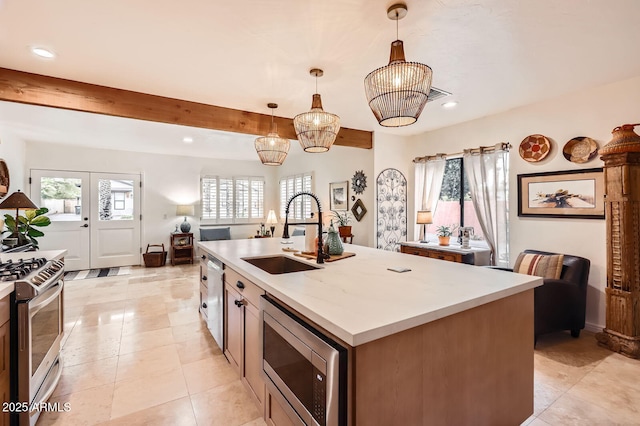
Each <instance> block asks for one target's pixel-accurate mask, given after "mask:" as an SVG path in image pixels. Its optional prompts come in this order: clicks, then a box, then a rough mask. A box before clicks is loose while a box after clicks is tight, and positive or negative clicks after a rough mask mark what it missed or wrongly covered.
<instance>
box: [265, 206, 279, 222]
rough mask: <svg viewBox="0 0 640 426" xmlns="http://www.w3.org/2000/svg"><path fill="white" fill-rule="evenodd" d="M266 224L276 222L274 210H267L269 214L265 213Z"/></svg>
mask: <svg viewBox="0 0 640 426" xmlns="http://www.w3.org/2000/svg"><path fill="white" fill-rule="evenodd" d="M266 223H267V224H269V225H272V224H276V223H278V218H277V217H276V212H275V211H273V210H269V214H268V215H267V222H266Z"/></svg>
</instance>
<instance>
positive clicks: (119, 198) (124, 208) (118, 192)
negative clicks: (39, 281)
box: [98, 179, 134, 220]
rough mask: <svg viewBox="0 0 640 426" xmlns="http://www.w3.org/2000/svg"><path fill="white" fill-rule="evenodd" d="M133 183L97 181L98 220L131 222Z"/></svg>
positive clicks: (130, 181)
mask: <svg viewBox="0 0 640 426" xmlns="http://www.w3.org/2000/svg"><path fill="white" fill-rule="evenodd" d="M133 213H134V212H133V181H132V180H116V179H99V180H98V218H99V219H100V220H133Z"/></svg>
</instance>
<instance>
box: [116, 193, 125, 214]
mask: <svg viewBox="0 0 640 426" xmlns="http://www.w3.org/2000/svg"><path fill="white" fill-rule="evenodd" d="M113 209H114V210H124V192H114V193H113Z"/></svg>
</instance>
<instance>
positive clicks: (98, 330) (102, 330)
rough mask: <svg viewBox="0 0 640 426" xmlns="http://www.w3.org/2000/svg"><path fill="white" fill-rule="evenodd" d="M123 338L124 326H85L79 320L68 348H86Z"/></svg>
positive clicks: (70, 337)
mask: <svg viewBox="0 0 640 426" xmlns="http://www.w3.org/2000/svg"><path fill="white" fill-rule="evenodd" d="M121 336H122V324H103V325H99V326H94V325H92V326H86V327H85V326H84V324H82V323H81V320H78V322H77V323H76V325H75V326H74V327H73V332H72V333H71V336H69V340H68V341H67V345H68V346H86V345H89V344H96V343H98V342H100V341H103V340H110V339H118V340H120V337H121Z"/></svg>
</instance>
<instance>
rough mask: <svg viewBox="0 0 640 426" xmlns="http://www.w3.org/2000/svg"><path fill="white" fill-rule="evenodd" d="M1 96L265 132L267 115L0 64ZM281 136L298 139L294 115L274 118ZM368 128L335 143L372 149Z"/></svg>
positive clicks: (340, 137) (340, 135)
mask: <svg viewBox="0 0 640 426" xmlns="http://www.w3.org/2000/svg"><path fill="white" fill-rule="evenodd" d="M0 100H2V101H9V102H20V103H23V104H30V105H40V106H47V107H53V108H62V109H70V110H74V111H83V112H92V113H96V114H104V115H112V116H116V117H125V118H133V119H138V120H147V121H156V122H160V123H169V124H179V125H182V126H191V127H200V128H204V129H214V130H222V131H226V132H235V133H245V134H249V135H266V134H267V133H269V130H270V126H271V115H268V114H258V113H255V112H249V111H241V110H237V109H231V108H224V107H220V106H215V105H208V104H201V103H197V102H190V101H184V100H180V99H173V98H165V97H163V96H156V95H149V94H146V93H140V92H132V91H129V90H122V89H115V88H113V87H106V86H98V85H95V84H89V83H82V82H78V81H73V80H65V79H62V78H56V77H49V76H45V75H40V74H32V73H27V72H23V71H16V70H11V69H7V68H0ZM274 121H275V122H276V123H277V125H278V133H279V134H280V136H281V137H284V138H287V139H291V140H296V139H297V138H296V132H295V129H294V128H293V120H292V119H290V118H284V117H274ZM372 135H373V134H372V132H368V131H364V130H356V129H348V128H346V127H341V128H340V132H339V133H338V137H337V138H336V141H335V145H342V146H351V147H355V148H366V149H371V148H372V147H373V143H372V139H373V136H372Z"/></svg>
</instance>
